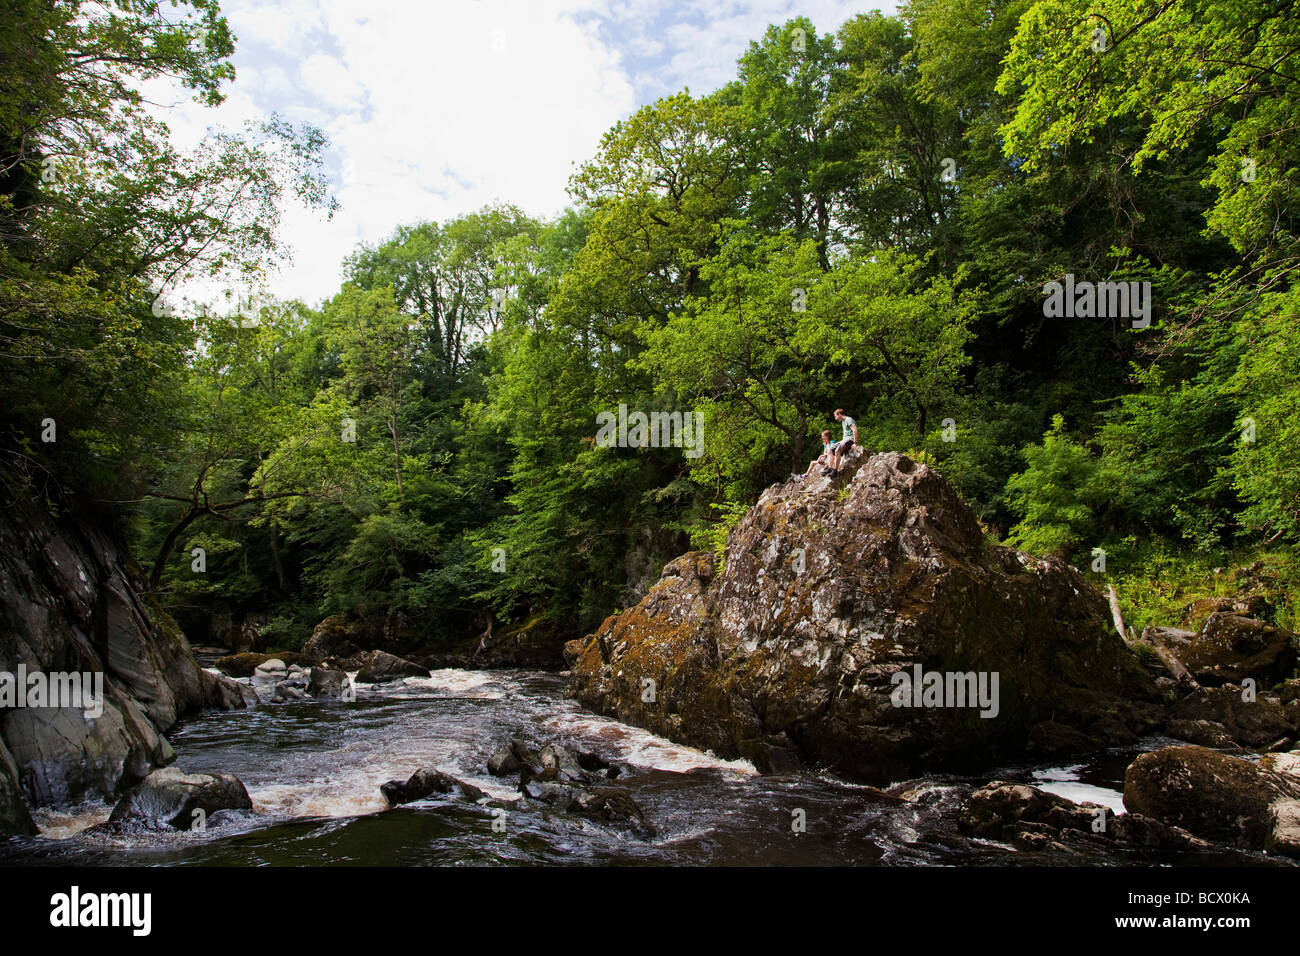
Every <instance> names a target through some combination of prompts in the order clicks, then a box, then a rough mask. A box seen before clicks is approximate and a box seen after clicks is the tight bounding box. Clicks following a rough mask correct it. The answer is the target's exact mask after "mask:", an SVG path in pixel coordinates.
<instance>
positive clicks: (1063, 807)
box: [957, 780, 1214, 854]
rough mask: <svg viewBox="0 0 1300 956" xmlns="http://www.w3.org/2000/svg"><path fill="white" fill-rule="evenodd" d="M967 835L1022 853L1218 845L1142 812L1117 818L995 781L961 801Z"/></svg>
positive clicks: (1200, 849) (1196, 849)
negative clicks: (1003, 843)
mask: <svg viewBox="0 0 1300 956" xmlns="http://www.w3.org/2000/svg"><path fill="white" fill-rule="evenodd" d="M957 824H958V827H959V828H960V829H961V831H962V832H963V833H967V834H970V835H972V836H981V837H991V838H994V839H1000V840H1007V841H1010V842H1012V843H1014V844H1015V845H1016V846H1017V847H1018V848H1020V849H1022V850H1035V851H1042V850H1049V849H1050V850H1056V851H1058V852H1064V853H1070V854H1075V853H1077V852H1078V851H1079V850H1081V849H1086V848H1088V847H1089V846H1090V845H1091V846H1092V847H1096V846H1098V845H1102V844H1111V845H1114V846H1118V847H1122V848H1126V849H1133V850H1145V851H1156V852H1161V853H1204V852H1207V851H1209V850H1212V849H1214V847H1213V846H1212V845H1211V844H1210V843H1208V842H1206V841H1205V840H1201V839H1199V838H1197V837H1195V836H1193V835H1192V834H1191V833H1188V832H1187V831H1186V830H1183V829H1180V828H1178V827H1175V826H1170V825H1168V824H1166V823H1162V822H1161V821H1159V820H1156V819H1152V818H1151V817H1147V816H1143V815H1142V814H1140V813H1123V814H1119V815H1118V816H1117V815H1116V814H1115V813H1114V812H1113V811H1111V810H1110V809H1109V808H1107V807H1103V806H1102V805H1101V804H1097V803H1088V802H1084V803H1075V802H1074V801H1072V800H1067V799H1066V798H1065V797H1062V796H1058V795H1057V794H1053V793H1048V792H1047V791H1044V790H1040V789H1038V788H1037V787H1032V786H1029V785H1027V784H1018V783H1006V782H1004V781H998V780H995V781H993V782H991V783H987V784H985V785H984V786H983V787H980V788H979V789H978V790H975V791H974V792H972V793H971V794H970V796H968V797H967V798H966V799H965V800H964V801H962V805H961V810H960V811H959V814H958V818H957Z"/></svg>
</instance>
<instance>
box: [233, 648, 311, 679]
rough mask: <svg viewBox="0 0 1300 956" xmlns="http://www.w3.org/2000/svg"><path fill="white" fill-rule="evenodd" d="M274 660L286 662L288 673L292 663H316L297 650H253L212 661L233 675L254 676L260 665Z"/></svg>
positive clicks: (286, 671) (285, 668)
mask: <svg viewBox="0 0 1300 956" xmlns="http://www.w3.org/2000/svg"><path fill="white" fill-rule="evenodd" d="M272 660H278V661H279V662H280V663H281V664H284V665H285V667H284V670H285V673H288V666H289V665H290V664H298V663H308V664H310V663H314V662H313V661H309V660H307V658H305V657H304V656H303V655H301V654H299V653H298V652H296V651H280V652H277V653H275V654H258V653H255V652H253V651H246V652H244V653H242V654H229V655H227V656H226V657H220V658H217V660H215V661H213V662H212V666H213V667H215V668H216V669H217V670H219V671H221V672H222V673H223V674H227V675H229V676H231V677H252V676H253V675H254V674H255V673H256V671H257V668H258V667H260V666H261V665H262V664H265V663H267V662H268V661H272Z"/></svg>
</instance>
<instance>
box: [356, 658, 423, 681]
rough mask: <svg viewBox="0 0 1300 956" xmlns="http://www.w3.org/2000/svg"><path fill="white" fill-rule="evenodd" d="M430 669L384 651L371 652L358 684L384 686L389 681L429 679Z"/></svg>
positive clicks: (358, 677) (358, 675)
mask: <svg viewBox="0 0 1300 956" xmlns="http://www.w3.org/2000/svg"><path fill="white" fill-rule="evenodd" d="M428 676H429V669H428V668H427V667H421V666H420V665H419V664H415V663H412V662H411V661H407V660H403V659H402V658H400V657H395V656H394V655H392V654H388V653H386V652H384V651H371V652H370V653H369V654H368V655H366V657H365V660H364V663H363V664H362V665H361V669H360V671H359V672H358V673H357V682H358V683H360V684H383V683H386V682H388V681H394V680H402V679H404V678H407V677H428Z"/></svg>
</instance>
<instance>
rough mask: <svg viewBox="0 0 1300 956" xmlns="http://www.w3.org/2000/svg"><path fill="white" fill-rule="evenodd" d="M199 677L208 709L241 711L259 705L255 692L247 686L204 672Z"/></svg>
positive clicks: (221, 675)
mask: <svg viewBox="0 0 1300 956" xmlns="http://www.w3.org/2000/svg"><path fill="white" fill-rule="evenodd" d="M199 677H200V679H201V680H202V682H203V698H204V701H205V702H206V703H207V704H208V705H209V706H210V707H214V708H216V709H218V710H241V709H243V708H245V707H256V706H257V705H258V704H259V703H260V701H259V700H258V697H257V691H255V690H253V688H251V687H249V686H248V685H247V684H241V683H239V681H236V680H231V679H230V678H229V677H226V676H225V675H223V674H213V673H212V672H211V671H206V670H204V671H200V672H199Z"/></svg>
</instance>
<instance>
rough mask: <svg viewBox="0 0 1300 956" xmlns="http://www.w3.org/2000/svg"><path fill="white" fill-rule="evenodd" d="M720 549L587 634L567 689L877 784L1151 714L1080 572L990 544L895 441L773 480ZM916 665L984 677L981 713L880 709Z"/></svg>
mask: <svg viewBox="0 0 1300 956" xmlns="http://www.w3.org/2000/svg"><path fill="white" fill-rule="evenodd" d="M842 489H847V492H848V493H847V495H845V496H843V498H842V500H841V494H840V493H841V491H842ZM725 563H726V573H725V575H720V576H719V575H717V574H716V573H715V568H714V558H713V555H711V554H709V553H705V552H692V553H689V554H686V555H683V556H681V557H679V558H677V559H676V560H674V561H672V562H670V563H669V564H668V565H667V566H666V567H665V568H664V572H663V576H662V577H661V579H660V581H659V583H658V584H656V585H655V586H654V587H652V588H651V590H650V592H649V593H648V594H647V595H646V596H645V598H644V599H643V600H642V601H641V602H640V603H638V604H637V605H636V606H634V607H632V608H629V609H627V610H625V611H624V612H622V613H620V614H617V615H613V616H611V617H609V618H607V619H606V620H605V621H604V622H603V623H602V625H601V626H600V628H598V629H597V631H596V632H595V633H594V634H593V635H591V636H590V637H589V638H588V639H587V640H586V642H585V644H584V646H583V647H582V648H581V651H580V652H579V653H577V657H576V660H575V662H574V665H573V676H572V682H571V685H570V694H571V695H572V696H574V697H576V698H577V699H578V700H579V701H581V702H582V703H584V704H586V705H587V706H589V707H592V708H593V709H595V710H597V711H600V712H601V713H604V714H608V715H611V716H616V717H617V718H618V719H620V720H623V721H625V722H628V723H633V724H637V725H639V726H642V727H646V728H648V729H650V730H652V731H654V732H656V733H660V734H663V735H664V736H667V737H670V738H673V739H675V740H679V741H681V742H684V743H687V744H691V745H695V746H699V747H705V748H709V749H712V750H714V751H716V752H718V753H720V754H723V755H726V756H732V757H734V756H741V757H747V758H749V759H751V760H752V761H753V762H754V763H755V764H756V766H758V767H759V768H760V769H762V770H769V771H783V770H788V769H793V768H795V767H798V766H801V765H818V766H825V767H828V768H833V769H835V770H837V771H839V772H841V773H845V774H847V775H850V776H853V777H856V778H859V779H863V780H866V781H868V782H873V783H875V782H883V781H886V780H891V779H901V778H904V777H908V776H912V775H915V774H916V773H918V772H923V771H928V770H938V769H962V768H972V769H974V768H977V767H980V766H988V765H990V764H992V763H995V762H996V761H998V760H1001V759H1005V758H1007V757H1011V756H1015V755H1018V754H1022V753H1024V752H1026V751H1029V750H1035V749H1036V750H1038V751H1040V752H1044V751H1046V752H1051V753H1060V752H1063V751H1069V750H1081V749H1093V748H1101V747H1104V746H1106V745H1108V744H1110V743H1112V742H1115V740H1116V738H1117V737H1119V738H1125V739H1126V740H1131V735H1132V734H1133V733H1136V732H1141V731H1142V730H1145V729H1148V728H1150V727H1151V726H1152V725H1153V724H1154V722H1155V720H1156V719H1157V711H1158V704H1157V703H1156V701H1157V699H1158V694H1157V692H1156V689H1155V686H1154V683H1153V681H1152V679H1151V677H1150V676H1149V675H1148V674H1147V673H1146V672H1145V670H1144V669H1143V667H1142V666H1141V665H1140V663H1139V662H1138V661H1137V660H1136V658H1135V657H1134V655H1133V654H1132V652H1131V651H1130V650H1129V649H1128V648H1127V647H1126V646H1125V645H1124V644H1123V642H1122V641H1121V640H1120V639H1119V638H1118V637H1117V636H1116V635H1115V633H1114V632H1113V631H1112V630H1111V628H1110V625H1109V615H1108V611H1107V606H1106V602H1105V600H1104V599H1103V598H1102V597H1101V595H1100V594H1098V593H1097V591H1096V590H1095V589H1094V588H1093V587H1092V586H1091V585H1089V583H1088V582H1087V581H1086V580H1085V579H1084V577H1083V575H1081V574H1080V573H1079V572H1078V571H1076V570H1075V569H1074V568H1072V567H1070V566H1069V565H1068V564H1066V563H1065V562H1064V561H1061V560H1059V559H1055V558H1041V559H1040V558H1033V557H1030V556H1029V555H1027V554H1024V553H1022V552H1018V551H1014V550H1011V549H1009V548H1004V547H999V546H995V545H992V544H990V543H989V542H987V541H986V540H985V538H984V535H983V533H982V531H981V529H980V527H979V523H978V522H977V521H976V519H975V516H974V514H973V513H972V511H971V510H970V508H969V507H968V506H967V505H966V504H965V503H964V502H963V501H962V500H961V498H960V497H959V496H958V495H957V493H956V491H955V490H954V489H953V488H952V486H951V485H949V484H948V482H947V481H945V480H944V478H943V477H942V476H941V475H939V474H938V472H936V471H934V470H933V469H931V468H930V467H928V466H926V465H924V464H918V463H917V462H915V461H912V460H911V459H910V458H908V457H906V456H904V455H901V454H898V453H885V454H878V455H874V456H871V457H869V458H867V457H865V456H864V457H859V458H857V459H854V460H851V461H850V462H849V463H848V464H847V465H846V466H845V468H844V469H843V471H842V473H841V474H840V475H839V476H836V477H834V478H826V477H815V478H812V479H808V480H806V481H802V482H786V483H784V484H778V485H773V486H772V487H770V488H769V489H767V491H766V492H765V493H764V494H763V495H762V497H761V498H760V499H759V501H758V502H757V503H756V504H755V505H754V507H752V508H751V509H750V510H749V512H748V513H747V514H746V515H745V516H744V517H743V518H742V519H741V520H740V522H739V523H738V524H737V525H736V527H735V528H734V530H733V531H732V533H731V536H730V538H729V539H728V543H727V548H726V554H725ZM576 650H577V649H575V652H576ZM915 665H920V666H921V668H922V670H923V672H926V673H929V672H938V673H940V674H947V673H971V674H984V675H989V674H993V673H996V674H997V675H998V687H999V697H1000V700H999V702H998V707H997V711H996V716H991V717H981V716H980V710H979V709H977V708H974V707H970V706H958V707H953V706H944V707H911V706H895V700H894V699H893V698H892V697H891V692H892V691H893V690H894V689H895V687H896V684H895V682H894V681H895V678H894V675H895V674H897V673H898V672H900V671H911V670H912V669H913V668H914V666H915ZM1043 726H1048V727H1049V729H1050V727H1051V726H1055V727H1058V728H1068V729H1069V730H1070V733H1068V734H1063V733H1054V734H1053V733H1044V732H1042V731H1041V730H1040V728H1041V727H1043ZM1036 731H1038V732H1036Z"/></svg>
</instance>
